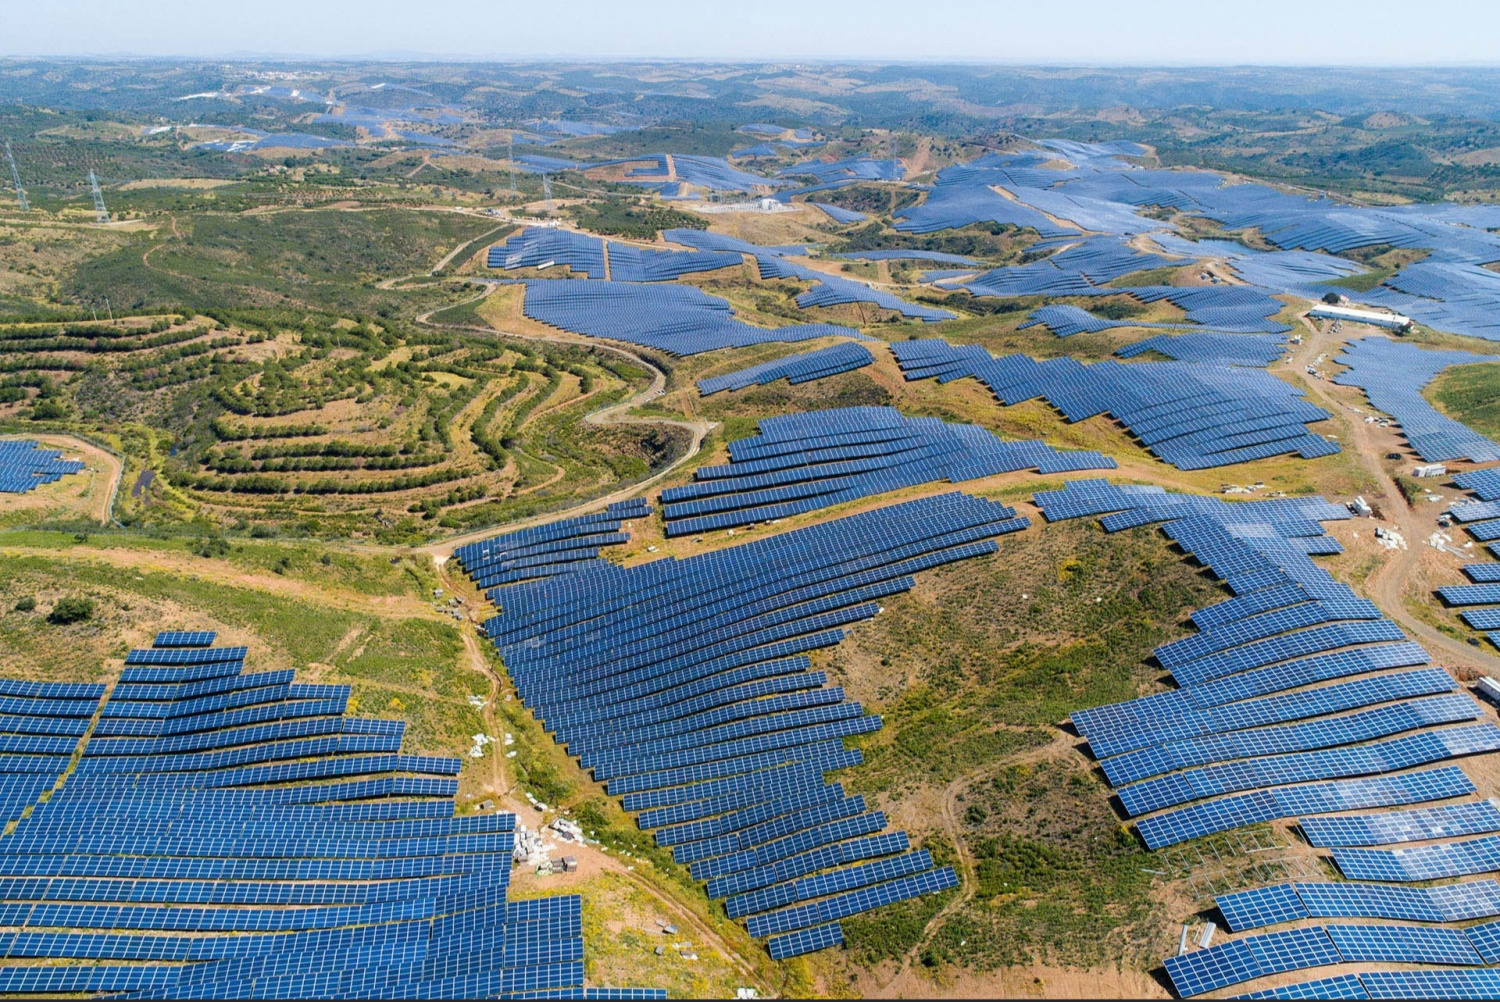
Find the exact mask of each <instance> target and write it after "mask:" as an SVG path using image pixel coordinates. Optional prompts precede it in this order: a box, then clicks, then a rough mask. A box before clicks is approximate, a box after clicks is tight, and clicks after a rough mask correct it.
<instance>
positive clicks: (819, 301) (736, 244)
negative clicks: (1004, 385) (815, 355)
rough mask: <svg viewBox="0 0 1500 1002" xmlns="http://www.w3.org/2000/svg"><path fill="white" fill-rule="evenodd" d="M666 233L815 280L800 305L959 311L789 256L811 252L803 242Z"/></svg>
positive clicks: (923, 314)
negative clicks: (772, 242) (782, 243)
mask: <svg viewBox="0 0 1500 1002" xmlns="http://www.w3.org/2000/svg"><path fill="white" fill-rule="evenodd" d="M662 236H664V237H665V238H666V239H668V240H670V241H672V242H673V243H677V244H682V245H683V246H684V247H694V248H697V249H698V250H704V251H714V250H716V251H735V252H737V253H741V254H749V255H750V256H752V257H754V258H755V263H756V267H757V268H758V269H759V271H760V277H761V278H762V279H773V278H789V279H795V280H798V281H803V282H812V283H815V284H814V286H813V288H811V289H809V290H808V291H807V292H804V293H802V294H801V295H799V296H798V297H797V305H798V306H800V307H802V308H803V309H806V308H808V307H810V306H843V305H847V304H850V303H869V304H870V305H872V306H877V307H879V308H881V309H884V310H891V311H893V312H896V313H899V314H901V315H902V316H904V317H909V318H911V319H913V320H922V321H924V322H928V323H932V322H936V321H939V320H952V319H953V318H955V317H956V316H957V315H958V314H956V313H953V312H952V311H951V310H941V309H936V308H934V307H931V306H919V305H917V304H916V303H908V302H907V301H906V300H904V299H901V298H900V297H899V296H896V295H893V294H892V293H889V292H886V291H885V290H883V289H877V288H874V287H872V286H869V285H866V284H865V283H863V282H856V281H854V280H853V279H849V278H843V277H841V276H839V275H831V274H829V273H827V272H823V271H818V270H817V269H816V268H810V267H808V266H807V265H804V264H797V263H796V262H794V261H789V260H787V259H788V258H789V257H798V256H801V255H805V254H806V253H807V248H806V247H803V246H801V245H795V244H794V245H791V246H783V247H767V246H761V245H760V244H752V243H750V242H748V241H745V240H741V239H739V238H738V237H732V236H728V235H727V234H723V233H709V232H707V231H706V230H663V231H662Z"/></svg>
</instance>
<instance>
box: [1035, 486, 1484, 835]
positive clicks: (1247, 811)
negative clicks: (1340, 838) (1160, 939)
mask: <svg viewBox="0 0 1500 1002" xmlns="http://www.w3.org/2000/svg"><path fill="white" fill-rule="evenodd" d="M1036 501H1037V503H1038V504H1039V505H1041V507H1042V511H1043V513H1044V514H1045V515H1046V516H1047V519H1048V520H1049V521H1056V520H1058V519H1064V518H1077V517H1079V516H1082V515H1087V514H1104V513H1108V514H1105V517H1104V518H1103V520H1102V524H1103V525H1104V527H1105V529H1107V530H1109V531H1117V530H1119V529H1124V528H1129V527H1133V526H1138V525H1146V524H1150V523H1153V522H1159V523H1162V525H1163V529H1164V531H1165V532H1166V533H1167V535H1169V536H1170V537H1171V538H1172V539H1173V540H1174V541H1175V542H1176V543H1177V544H1178V545H1179V546H1181V547H1182V548H1183V549H1184V550H1186V551H1187V552H1188V553H1190V554H1192V555H1193V556H1194V557H1195V558H1196V559H1198V560H1199V561H1200V562H1202V563H1204V564H1205V565H1207V566H1208V567H1210V568H1212V569H1213V570H1214V571H1215V572H1216V573H1218V574H1219V575H1220V576H1221V577H1223V579H1224V580H1225V582H1226V583H1227V584H1228V586H1229V588H1230V589H1231V590H1232V591H1233V592H1234V594H1235V597H1234V598H1232V599H1229V600H1227V601H1224V602H1221V603H1219V604H1217V605H1213V606H1209V607H1207V608H1205V609H1200V610H1199V611H1198V612H1196V613H1194V614H1193V621H1194V623H1195V624H1196V625H1197V626H1198V628H1199V630H1200V632H1199V633H1197V634H1195V635H1192V636H1189V637H1185V638H1183V639H1181V640H1175V641H1172V642H1171V643H1168V644H1164V645H1162V646H1160V647H1158V648H1157V649H1156V650H1155V652H1154V654H1155V656H1156V659H1157V660H1158V661H1159V662H1160V663H1161V664H1162V665H1163V666H1164V667H1165V668H1167V669H1168V670H1169V671H1170V672H1171V673H1172V676H1173V678H1174V679H1176V681H1177V683H1178V686H1179V688H1177V689H1176V690H1173V691H1171V692H1165V693H1160V694H1157V695H1152V696H1145V697H1142V698H1139V699H1134V700H1129V701H1127V702H1124V703H1116V704H1113V705H1109V706H1101V707H1095V708H1093V709H1087V710H1080V711H1078V712H1076V713H1074V714H1073V715H1072V720H1073V724H1074V726H1075V727H1076V728H1077V730H1078V732H1079V733H1080V734H1081V735H1083V736H1084V737H1085V738H1086V739H1087V740H1088V742H1089V747H1090V749H1091V750H1092V751H1093V753H1094V755H1095V756H1096V757H1098V758H1099V760H1100V765H1101V766H1102V768H1103V770H1104V773H1105V775H1106V776H1107V777H1108V778H1109V780H1110V783H1111V784H1112V785H1114V786H1115V787H1116V792H1117V793H1118V795H1119V797H1120V800H1121V802H1122V804H1123V805H1124V807H1125V809H1126V811H1127V813H1129V814H1130V815H1131V816H1133V817H1136V818H1138V820H1137V822H1136V828H1137V830H1138V831H1139V832H1140V835H1141V837H1142V838H1143V839H1144V840H1145V842H1146V844H1147V845H1148V846H1149V847H1151V848H1153V849H1155V848H1160V847H1162V846H1167V845H1172V844H1174V843H1177V842H1182V841H1186V840H1188V839H1191V838H1196V837H1199V836H1202V835H1208V834H1212V833H1214V832H1219V831H1225V830H1228V829H1231V828H1236V827H1239V826H1241V825H1246V824H1253V823H1256V822H1260V821H1269V820H1272V819H1275V818H1283V817H1294V816H1297V815H1302V814H1320V813H1327V812H1331V811H1337V810H1346V809H1349V808H1361V807H1382V806H1390V805H1397V804H1408V803H1414V802H1419V801H1424V800H1440V799H1445V798H1448V797H1458V796H1463V795H1465V794H1468V793H1472V792H1473V790H1474V787H1473V785H1472V784H1471V783H1470V782H1469V780H1468V778H1467V777H1466V776H1465V775H1464V774H1463V772H1462V771H1461V770H1459V769H1458V768H1456V767H1454V766H1444V767H1441V768H1437V769H1432V770H1428V771H1422V772H1408V771H1406V770H1409V769H1411V768H1413V767H1416V766H1421V765H1429V764H1433V763H1437V762H1441V761H1444V760H1447V759H1452V758H1455V757H1458V756H1464V755H1471V754H1476V753H1480V752H1487V751H1495V750H1500V728H1496V727H1495V726H1494V725H1493V724H1491V723H1488V722H1484V723H1475V721H1477V720H1480V719H1481V718H1482V717H1483V713H1482V711H1481V710H1480V707H1479V705H1478V704H1477V703H1476V702H1475V701H1474V700H1473V699H1472V698H1471V697H1469V696H1468V695H1466V694H1463V693H1461V692H1460V691H1459V689H1458V686H1457V685H1456V684H1455V683H1454V681H1453V679H1452V678H1451V677H1450V676H1449V675H1448V673H1447V672H1445V671H1443V670H1442V669H1439V668H1424V667H1420V666H1422V665H1425V664H1427V661H1428V658H1427V655H1426V652H1425V651H1423V650H1422V648H1421V647H1419V646H1417V645H1416V644H1413V643H1410V642H1407V641H1406V638H1405V636H1404V634H1402V632H1401V630H1400V629H1399V628H1398V627H1397V626H1396V625H1395V624H1394V623H1392V622H1390V621H1389V620H1387V619H1384V618H1383V617H1382V616H1381V615H1380V612H1379V610H1378V609H1376V608H1375V607H1374V606H1373V605H1372V604H1371V603H1369V602H1367V601H1364V600H1362V599H1360V598H1358V597H1357V596H1356V595H1355V594H1354V593H1353V592H1352V591H1351V590H1350V589H1349V588H1348V586H1347V585H1343V584H1340V583H1339V582H1337V581H1335V580H1334V579H1333V578H1332V577H1330V576H1329V575H1328V573H1327V572H1326V571H1325V570H1323V569H1322V568H1320V567H1318V566H1317V565H1315V564H1314V563H1313V561H1312V559H1311V555H1312V554H1319V553H1326V554H1332V553H1339V552H1341V548H1340V547H1339V545H1338V543H1337V542H1336V541H1334V540H1333V539H1332V538H1331V537H1328V536H1326V535H1325V534H1324V533H1323V529H1322V526H1321V524H1320V523H1321V522H1323V521H1328V520H1331V519H1342V518H1348V517H1349V513H1348V512H1347V511H1346V510H1345V509H1344V508H1342V507H1340V506H1337V505H1332V504H1329V503H1328V502H1326V501H1324V500H1323V499H1321V498H1283V499H1276V500H1267V501H1252V502H1244V503H1239V504H1229V503H1226V502H1223V501H1220V500H1218V499H1216V498H1205V497H1195V496H1190V495H1174V494H1168V493H1166V492H1164V491H1162V490H1161V489H1160V488H1149V487H1130V486H1115V485H1111V484H1108V483H1106V482H1104V481H1079V482H1070V483H1069V484H1068V485H1067V487H1066V489H1064V490H1061V491H1046V492H1040V493H1038V494H1037V495H1036ZM1395 669H1401V670H1395ZM1325 683H1326V684H1325ZM1310 686H1317V687H1316V688H1308V687H1310Z"/></svg>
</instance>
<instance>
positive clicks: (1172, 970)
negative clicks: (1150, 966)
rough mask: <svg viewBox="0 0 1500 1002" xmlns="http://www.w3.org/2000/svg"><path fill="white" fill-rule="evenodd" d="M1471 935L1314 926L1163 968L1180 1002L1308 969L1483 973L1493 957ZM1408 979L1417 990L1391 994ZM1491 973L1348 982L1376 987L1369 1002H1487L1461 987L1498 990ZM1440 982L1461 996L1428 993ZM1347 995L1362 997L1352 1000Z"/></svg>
mask: <svg viewBox="0 0 1500 1002" xmlns="http://www.w3.org/2000/svg"><path fill="white" fill-rule="evenodd" d="M1476 928H1477V929H1485V928H1487V927H1485V926H1479V927H1476ZM1474 931H1475V930H1474V929H1468V930H1464V929H1433V928H1425V927H1420V926H1402V925H1353V924H1347V925H1346V924H1334V925H1323V926H1312V927H1307V928H1300V929H1288V930H1286V931H1284V932H1272V933H1263V934H1260V935H1257V936H1247V937H1245V938H1244V939H1235V940H1230V941H1228V942H1226V943H1221V944H1219V945H1218V946H1212V947H1209V948H1207V949H1204V950H1194V951H1191V952H1189V953H1184V954H1182V955H1180V956H1176V957H1168V958H1167V959H1166V961H1165V962H1164V966H1165V967H1166V969H1167V975H1168V977H1170V978H1171V979H1172V987H1173V988H1175V989H1176V991H1177V993H1178V994H1179V995H1180V996H1182V997H1184V998H1186V997H1188V996H1192V995H1200V994H1202V993H1204V992H1209V991H1215V990H1217V989H1220V988H1227V987H1229V986H1230V985H1236V984H1240V983H1243V982H1245V981H1251V980H1254V979H1255V978H1262V977H1267V976H1269V975H1272V974H1280V973H1282V972H1285V971H1300V970H1307V969H1309V968H1313V967H1322V966H1325V965H1328V964H1340V963H1347V964H1353V963H1371V962H1375V963H1410V964H1446V965H1453V966H1464V965H1472V966H1474V967H1482V965H1484V964H1485V963H1487V962H1493V960H1494V958H1493V957H1492V956H1482V955H1481V952H1480V951H1479V950H1477V949H1475V944H1474V938H1475V937H1474V935H1473V934H1474ZM1459 973H1464V974H1472V975H1475V977H1474V978H1472V979H1460V978H1450V977H1448V976H1449V975H1455V974H1459ZM1408 975H1412V976H1415V977H1414V978H1413V979H1411V980H1410V981H1408V982H1405V983H1409V984H1411V985H1412V986H1415V987H1416V988H1417V991H1416V992H1414V993H1413V994H1406V995H1391V994H1389V993H1388V991H1389V989H1390V988H1391V987H1393V986H1394V985H1396V984H1400V983H1403V977H1404V976H1408ZM1495 975H1500V971H1495V970H1476V971H1469V972H1457V971H1453V972H1446V971H1445V972H1439V971H1382V972H1375V973H1370V974H1365V973H1361V974H1358V975H1350V976H1348V977H1357V978H1359V979H1360V981H1361V983H1362V984H1365V985H1368V984H1370V980H1371V979H1374V980H1375V982H1376V983H1377V984H1378V985H1379V986H1380V988H1379V989H1378V991H1379V992H1380V994H1376V992H1374V991H1372V992H1370V995H1369V996H1368V997H1372V998H1469V997H1486V996H1471V995H1467V994H1464V993H1463V990H1462V986H1464V985H1471V986H1477V985H1481V984H1484V985H1491V984H1493V985H1500V977H1492V976H1495ZM1444 983H1446V984H1450V985H1452V986H1454V987H1457V988H1459V989H1460V990H1459V991H1458V992H1457V993H1455V994H1447V995H1434V994H1430V992H1431V990H1432V987H1431V986H1436V985H1439V984H1444ZM1313 984H1320V983H1316V982H1315V983H1313ZM1346 984H1347V983H1346ZM1338 987H1341V986H1338V985H1333V984H1328V982H1326V981H1325V982H1322V983H1321V987H1319V988H1317V989H1307V990H1306V991H1322V992H1330V991H1333V990H1336V989H1337V988H1338ZM1243 997H1245V998H1347V997H1351V996H1349V995H1340V994H1290V995H1274V994H1272V995H1268V994H1265V993H1257V994H1254V995H1246V996H1243ZM1352 997H1356V998H1358V997H1360V996H1359V995H1357V994H1356V995H1353V996H1352Z"/></svg>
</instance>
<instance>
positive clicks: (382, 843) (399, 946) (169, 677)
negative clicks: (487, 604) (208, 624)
mask: <svg viewBox="0 0 1500 1002" xmlns="http://www.w3.org/2000/svg"><path fill="white" fill-rule="evenodd" d="M213 640H214V635H213V634H212V633H206V632H204V633H169V634H162V635H161V636H159V637H158V641H159V644H158V645H157V646H155V647H152V648H149V649H142V650H134V651H131V652H130V653H129V654H128V655H127V656H126V659H125V668H124V670H123V671H122V672H121V674H120V677H119V679H118V682H117V683H116V684H115V685H114V687H113V690H112V691H111V692H109V693H108V695H106V694H105V686H103V685H41V684H37V683H17V682H4V683H0V687H3V688H4V689H5V691H6V692H7V693H8V694H9V695H8V705H7V707H6V710H7V713H8V714H9V717H8V719H9V720H10V721H11V723H10V724H9V725H7V726H9V727H10V728H11V729H12V731H13V732H14V733H17V734H21V733H25V734H28V735H30V737H29V739H28V742H29V743H28V745H27V747H24V748H22V747H21V746H20V744H19V743H17V742H15V741H12V750H11V753H10V754H8V755H7V756H6V757H5V759H4V761H3V763H0V768H3V772H4V781H3V783H0V788H3V790H4V791H5V796H6V797H7V798H8V802H9V803H10V804H17V803H19V802H20V800H23V799H24V800H28V801H29V803H28V804H27V806H28V807H30V811H29V813H27V814H26V815H25V816H21V815H20V812H19V811H16V810H14V809H11V810H10V811H9V818H10V820H11V821H15V822H16V824H15V827H14V830H12V831H10V832H9V833H8V834H7V835H6V837H5V839H4V840H3V841H0V870H3V872H4V874H5V877H6V900H7V904H5V905H4V908H5V909H6V914H7V916H8V917H7V918H6V919H5V925H6V926H8V927H10V929H11V931H10V932H7V933H5V934H4V935H3V937H0V938H3V941H4V947H5V953H6V964H5V966H3V967H0V992H4V993H7V994H9V993H28V994H47V995H58V994H80V993H87V994H97V993H105V994H112V995H113V994H129V995H132V996H135V997H143V998H308V997H334V996H337V997H343V998H396V997H405V998H475V997H481V996H486V995H506V996H511V997H517V996H519V997H526V995H527V993H533V992H543V993H547V997H553V998H591V997H608V998H664V997H665V993H664V992H661V991H658V990H651V989H624V990H617V991H616V992H615V993H613V994H603V995H601V994H600V991H601V990H598V989H585V988H583V987H582V985H583V963H582V960H583V940H582V928H581V914H580V901H579V899H578V898H577V897H555V898H542V899H534V900H528V901H516V902H508V901H507V900H506V893H507V888H508V884H509V875H510V868H511V851H512V847H513V838H514V836H513V834H512V829H513V825H514V817H513V816H512V815H508V814H466V815H459V814H457V812H456V809H455V804H454V796H455V794H456V793H457V789H458V781H457V779H455V778H454V776H456V774H457V773H458V770H459V765H460V762H459V760H457V759H449V758H434V757H425V756H414V755H403V754H401V753H400V745H401V738H402V731H403V728H404V726H405V725H404V724H402V723H401V722H399V721H392V720H376V719H371V718H356V717H347V716H345V715H344V712H345V709H346V707H347V703H348V698H349V688H348V687H347V686H340V685H299V684H297V683H296V682H294V681H293V679H292V672H291V671H275V672H263V673H251V674H245V673H244V671H243V669H244V657H245V648H243V647H212V646H208V645H211V644H212V642H213ZM23 691H24V693H25V695H22V694H21V693H22V692H23ZM91 723H92V724H93V726H92V727H90V724H91ZM74 756H76V757H77V766H76V768H74V769H67V768H66V767H67V764H68V763H69V761H70V760H72V759H73V758H74ZM38 778H40V780H41V782H40V784H39V783H38ZM48 793H50V795H48ZM604 991H605V992H608V991H609V990H604Z"/></svg>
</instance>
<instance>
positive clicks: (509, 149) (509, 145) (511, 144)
mask: <svg viewBox="0 0 1500 1002" xmlns="http://www.w3.org/2000/svg"><path fill="white" fill-rule="evenodd" d="M515 143H516V134H515V133H514V132H507V133H506V134H505V159H506V160H508V161H509V162H510V197H511V198H515V197H516V146H515Z"/></svg>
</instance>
